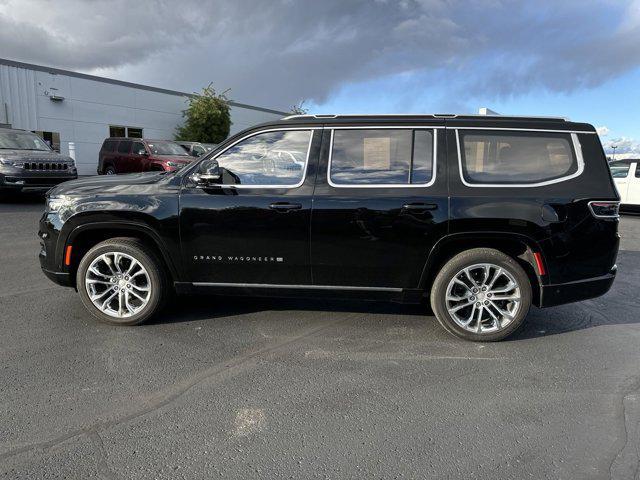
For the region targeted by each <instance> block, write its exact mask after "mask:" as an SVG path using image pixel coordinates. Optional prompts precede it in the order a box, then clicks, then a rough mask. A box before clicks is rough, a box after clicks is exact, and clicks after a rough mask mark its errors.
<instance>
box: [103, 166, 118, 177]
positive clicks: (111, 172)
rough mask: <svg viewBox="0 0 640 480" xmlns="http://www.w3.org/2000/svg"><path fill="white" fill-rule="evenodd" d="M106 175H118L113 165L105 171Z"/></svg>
mask: <svg viewBox="0 0 640 480" xmlns="http://www.w3.org/2000/svg"><path fill="white" fill-rule="evenodd" d="M104 174H105V175H115V174H116V169H115V168H113V167H112V166H111V165H109V166H108V167H107V168H105V169H104Z"/></svg>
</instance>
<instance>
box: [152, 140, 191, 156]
mask: <svg viewBox="0 0 640 480" xmlns="http://www.w3.org/2000/svg"><path fill="white" fill-rule="evenodd" d="M147 145H148V146H149V150H151V153H153V154H154V155H174V156H178V155H180V156H188V155H189V153H188V152H187V151H186V150H185V149H184V147H183V146H182V145H178V144H177V143H176V142H149V143H147Z"/></svg>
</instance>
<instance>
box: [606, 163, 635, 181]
mask: <svg viewBox="0 0 640 480" xmlns="http://www.w3.org/2000/svg"><path fill="white" fill-rule="evenodd" d="M609 167H610V168H611V176H612V177H613V178H627V175H629V167H631V164H630V163H626V162H624V163H612V164H611V165H609ZM636 175H637V171H636Z"/></svg>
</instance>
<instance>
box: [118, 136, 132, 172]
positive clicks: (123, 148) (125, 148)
mask: <svg viewBox="0 0 640 480" xmlns="http://www.w3.org/2000/svg"><path fill="white" fill-rule="evenodd" d="M131 143H132V142H131V140H120V142H119V143H118V149H117V151H116V156H115V162H114V164H115V168H116V172H117V173H129V172H133V171H135V170H133V168H132V165H131V155H130V153H131Z"/></svg>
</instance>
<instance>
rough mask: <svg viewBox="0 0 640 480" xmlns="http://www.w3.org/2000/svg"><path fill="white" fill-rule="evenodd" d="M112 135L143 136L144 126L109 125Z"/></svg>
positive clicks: (120, 136) (110, 134) (119, 136)
mask: <svg viewBox="0 0 640 480" xmlns="http://www.w3.org/2000/svg"><path fill="white" fill-rule="evenodd" d="M109 136H110V137H118V138H122V137H131V138H142V128H138V127H122V126H120V125H109Z"/></svg>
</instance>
